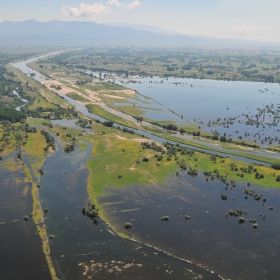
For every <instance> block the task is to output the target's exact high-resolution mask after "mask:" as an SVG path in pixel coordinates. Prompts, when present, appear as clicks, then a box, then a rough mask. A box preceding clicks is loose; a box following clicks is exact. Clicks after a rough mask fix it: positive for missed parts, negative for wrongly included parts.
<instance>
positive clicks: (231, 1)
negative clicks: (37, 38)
mask: <svg viewBox="0 0 280 280" xmlns="http://www.w3.org/2000/svg"><path fill="white" fill-rule="evenodd" d="M279 12H280V0H99V1H95V0H0V21H4V20H10V21H23V20H28V19H36V20H38V21H50V20H61V21H93V22H97V23H101V24H102V23H108V22H118V23H133V24H142V25H151V26H156V27H159V28H163V29H166V30H169V31H175V32H179V33H182V34H187V35H201V36H209V37H218V38H237V39H247V40H257V41H268V42H280V15H279Z"/></svg>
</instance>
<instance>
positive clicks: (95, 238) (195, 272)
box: [40, 142, 219, 280]
mask: <svg viewBox="0 0 280 280" xmlns="http://www.w3.org/2000/svg"><path fill="white" fill-rule="evenodd" d="M56 144H57V147H58V151H57V152H55V153H54V154H52V155H51V156H49V157H48V158H47V159H46V163H45V165H44V166H43V170H44V175H43V176H42V177H41V187H40V197H41V200H42V201H41V203H42V207H43V208H48V209H49V212H48V213H47V214H46V215H45V216H46V219H45V223H46V225H47V231H48V234H53V235H55V238H54V239H53V240H50V248H51V256H52V258H53V262H54V266H55V269H56V271H57V274H58V277H59V278H60V279H67V280H68V279H75V280H76V279H183V278H186V279H195V277H202V278H203V279H219V277H218V276H217V275H215V274H212V273H210V272H207V271H206V270H204V269H201V268H199V267H197V266H196V265H191V264H189V263H187V262H184V261H181V260H179V259H176V258H173V257H171V256H168V255H167V254H164V253H163V252H159V251H157V250H155V249H153V248H150V247H147V246H145V245H142V244H139V243H136V242H133V241H130V240H125V239H122V238H121V237H119V236H117V235H116V234H115V233H114V232H113V231H112V230H111V229H110V228H109V227H108V226H107V225H106V224H105V223H104V222H103V221H102V220H100V222H99V224H98V225H95V224H94V223H93V221H92V220H91V219H89V218H88V217H87V216H84V215H83V214H82V213H81V210H82V207H84V205H85V203H86V202H88V194H87V191H86V185H87V177H88V170H87V168H86V165H85V162H86V160H87V159H88V158H89V156H90V151H91V146H89V147H88V149H87V150H85V151H79V150H76V151H75V152H73V153H70V154H65V153H63V152H62V151H61V143H59V142H57V143H56Z"/></svg>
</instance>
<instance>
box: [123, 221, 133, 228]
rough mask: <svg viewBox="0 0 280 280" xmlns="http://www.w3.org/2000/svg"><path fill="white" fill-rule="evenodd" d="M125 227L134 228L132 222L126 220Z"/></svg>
mask: <svg viewBox="0 0 280 280" xmlns="http://www.w3.org/2000/svg"><path fill="white" fill-rule="evenodd" d="M124 228H125V229H131V228H132V223H129V222H126V223H125V224H124Z"/></svg>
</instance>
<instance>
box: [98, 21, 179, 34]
mask: <svg viewBox="0 0 280 280" xmlns="http://www.w3.org/2000/svg"><path fill="white" fill-rule="evenodd" d="M103 25H106V26H111V27H114V26H121V27H126V28H130V29H134V30H142V31H148V32H153V33H158V34H165V35H182V34H180V33H179V32H173V31H169V30H165V29H162V28H159V27H156V26H151V25H142V24H133V23H120V22H106V23H103Z"/></svg>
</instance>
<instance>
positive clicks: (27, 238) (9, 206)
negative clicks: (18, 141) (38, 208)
mask: <svg viewBox="0 0 280 280" xmlns="http://www.w3.org/2000/svg"><path fill="white" fill-rule="evenodd" d="M11 159H13V161H14V162H16V157H15V154H14V155H9V156H6V157H4V158H3V161H0V178H1V183H0V240H1V242H0V279H1V280H2V279H3V280H11V279H13V280H25V279H26V280H30V279H43V280H49V279H51V276H50V273H49V268H48V266H47V263H46V260H45V255H44V253H43V250H42V240H41V238H40V236H39V235H37V234H36V226H35V224H34V222H33V220H32V218H29V220H28V221H24V219H23V217H24V216H25V215H29V214H31V213H32V201H33V200H32V196H31V184H30V183H26V182H24V177H25V175H24V171H23V168H22V167H21V166H19V164H18V163H16V164H17V165H18V170H14V171H12V170H11V168H12V166H13V165H14V164H12V162H11V163H10V164H7V161H8V160H9V161H10V160H11ZM9 161H8V162H9Z"/></svg>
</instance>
